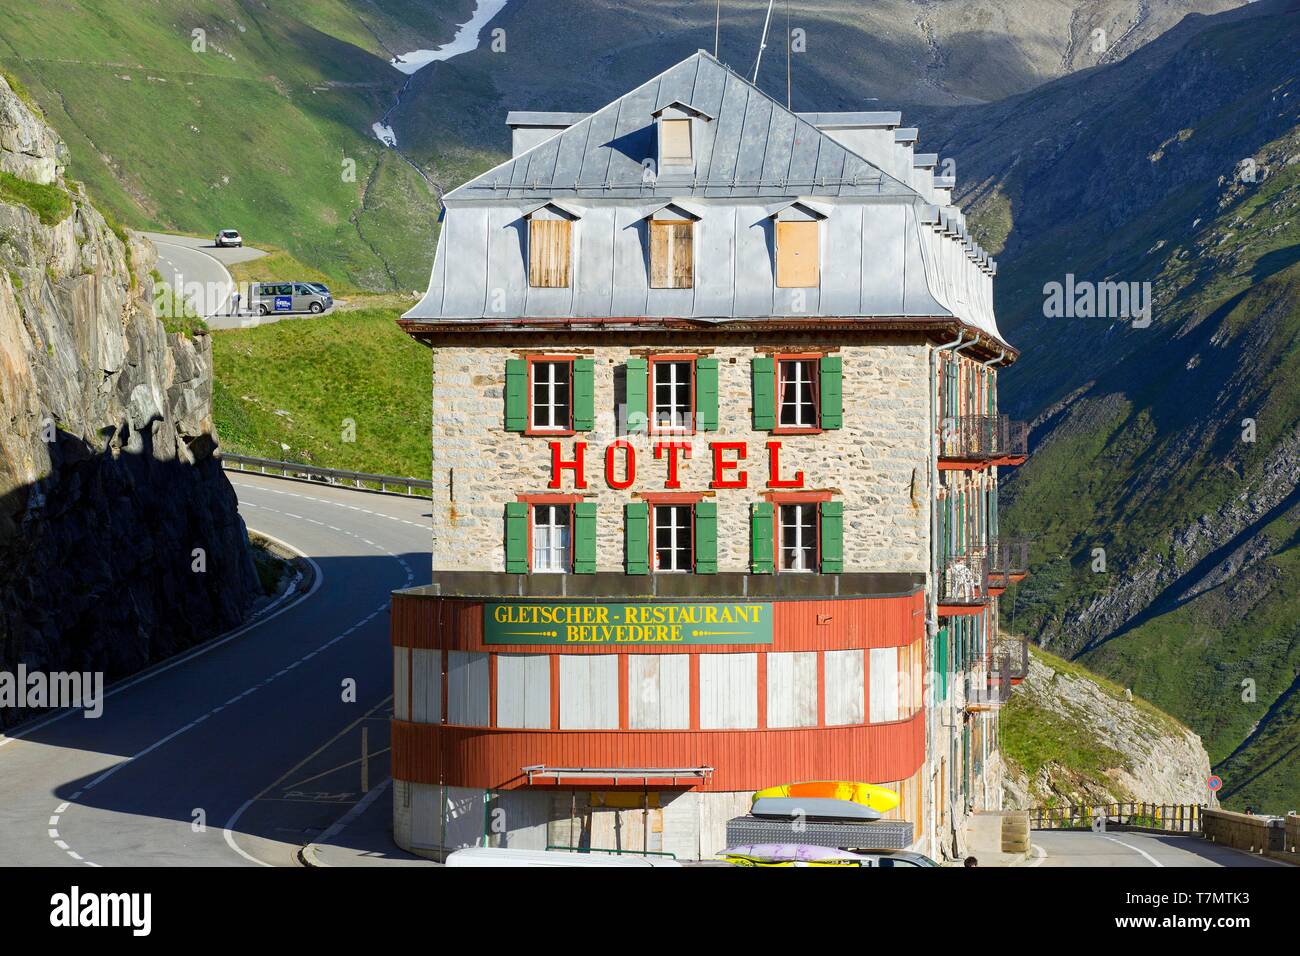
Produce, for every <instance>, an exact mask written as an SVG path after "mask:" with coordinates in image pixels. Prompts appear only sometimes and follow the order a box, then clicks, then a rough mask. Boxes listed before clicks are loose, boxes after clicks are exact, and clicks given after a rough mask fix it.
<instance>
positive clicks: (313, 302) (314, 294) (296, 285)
mask: <svg viewBox="0 0 1300 956" xmlns="http://www.w3.org/2000/svg"><path fill="white" fill-rule="evenodd" d="M248 297H249V303H248V307H249V309H251V310H252V311H253V312H256V313H257V314H258V315H271V314H272V313H275V312H278V313H280V314H282V315H284V314H288V313H291V312H311V313H313V314H316V315H319V314H320V313H322V312H324V311H325V310H326V309H328V308H330V307H332V306H333V305H334V297H333V296H332V295H330V290H329V289H327V288H326V287H325V286H323V285H320V284H319V283H314V282H254V283H253V284H252V286H250V287H249V290H248Z"/></svg>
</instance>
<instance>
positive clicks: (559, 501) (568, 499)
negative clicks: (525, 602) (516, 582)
mask: <svg viewBox="0 0 1300 956" xmlns="http://www.w3.org/2000/svg"><path fill="white" fill-rule="evenodd" d="M516 500H517V501H520V502H523V503H524V504H526V505H528V542H527V544H526V545H525V546H524V547H526V548H527V549H528V573H529V574H533V573H534V570H535V569H534V568H533V513H534V512H533V507H534V506H535V505H567V506H568V508H569V563H568V567H566V568H565V569H564V571H563V572H562V573H564V574H572V573H573V562H574V560H575V557H576V556H577V553H578V543H577V541H575V540H574V536H573V532H574V527H573V525H574V519H575V515H574V505H576V504H577V503H578V502H580V501H582V495H516ZM536 573H538V574H555V573H556V572H554V571H537V572H536Z"/></svg>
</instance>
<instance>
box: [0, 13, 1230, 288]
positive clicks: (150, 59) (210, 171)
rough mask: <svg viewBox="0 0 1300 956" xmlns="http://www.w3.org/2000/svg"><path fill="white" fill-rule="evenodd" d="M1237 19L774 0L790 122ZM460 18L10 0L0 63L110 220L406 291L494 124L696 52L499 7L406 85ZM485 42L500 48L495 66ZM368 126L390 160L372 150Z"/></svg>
mask: <svg viewBox="0 0 1300 956" xmlns="http://www.w3.org/2000/svg"><path fill="white" fill-rule="evenodd" d="M1242 2H1244V0H882V2H878V3H873V4H869V5H867V4H862V3H860V2H858V0H819V2H818V3H815V4H813V3H807V2H801V0H794V2H792V3H791V4H790V8H791V9H790V26H791V29H792V30H795V31H800V32H799V33H798V34H796V44H797V45H798V46H800V47H802V50H801V51H800V52H795V53H794V54H793V75H794V78H795V84H794V89H795V105H796V107H797V108H801V109H813V108H815V109H863V108H868V109H869V108H873V106H874V105H875V103H876V101H877V100H878V101H879V103H880V104H881V105H887V106H890V107H894V106H897V105H898V104H900V103H912V102H915V103H965V102H982V101H987V100H992V99H997V98H1000V97H1003V96H1007V95H1010V94H1012V93H1017V92H1021V91H1024V90H1027V89H1030V88H1032V87H1034V86H1036V85H1037V84H1039V83H1041V82H1043V81H1044V80H1048V79H1051V78H1053V77H1057V76H1061V75H1063V74H1065V73H1068V72H1070V71H1073V70H1078V69H1083V68H1087V67H1090V66H1093V65H1095V64H1097V63H1104V62H1109V61H1112V60H1115V59H1117V58H1120V57H1122V56H1124V55H1126V54H1127V53H1128V52H1131V51H1132V50H1134V49H1137V48H1138V47H1140V46H1141V45H1142V44H1144V43H1147V42H1149V41H1150V40H1151V39H1152V38H1154V37H1156V36H1158V35H1159V34H1160V33H1162V32H1163V31H1165V30H1167V29H1168V28H1169V27H1170V26H1172V25H1173V24H1174V23H1176V22H1177V21H1178V20H1179V18H1181V17H1182V16H1183V15H1184V14H1185V13H1187V12H1190V11H1200V12H1213V11H1218V10H1223V9H1227V8H1230V7H1234V6H1238V5H1239V4H1240V3H1242ZM476 6H477V0H274V2H272V0H151V2H150V3H148V4H143V3H139V2H136V0H41V2H39V3H11V4H5V5H3V6H0V65H3V67H4V68H5V69H7V70H9V71H11V72H12V73H14V74H16V75H17V77H18V78H19V79H20V80H21V81H22V82H23V83H24V84H25V85H26V86H27V88H28V89H30V90H31V93H32V95H33V96H34V97H35V99H36V100H37V101H38V102H39V103H40V104H41V106H42V107H43V108H44V109H45V110H46V111H47V113H48V114H49V117H50V121H51V123H52V124H53V125H54V127H55V128H56V129H57V130H58V131H59V133H60V134H61V135H62V137H63V139H64V140H65V141H66V142H67V143H68V144H69V147H70V150H71V155H70V169H71V175H72V176H73V177H75V178H78V179H82V180H85V181H86V183H87V184H88V185H89V187H90V192H91V194H92V195H94V196H95V197H96V200H97V201H98V202H100V203H101V205H103V207H104V208H106V209H108V210H110V211H111V212H112V213H113V214H114V216H115V217H116V218H117V219H119V220H121V221H122V222H124V223H127V224H128V225H131V226H135V227H138V228H148V229H162V230H170V231H180V232H190V233H196V234H199V235H209V234H212V233H215V231H216V230H217V229H219V228H230V227H233V228H238V229H240V230H241V231H242V232H243V233H244V234H245V236H246V237H247V238H248V239H249V241H250V242H261V243H263V244H267V245H273V246H278V247H281V248H284V249H287V250H288V251H289V252H290V253H292V254H293V255H294V257H295V258H296V259H298V260H300V261H301V262H303V263H306V264H307V265H308V266H310V267H313V268H317V269H321V270H323V271H325V272H326V273H327V274H329V275H330V276H332V277H333V278H335V279H336V280H337V281H340V282H347V283H349V284H352V285H356V286H358V287H360V288H363V289H375V290H400V291H403V292H410V291H412V290H418V289H421V288H423V285H424V282H425V280H426V279H427V278H428V269H429V264H430V262H431V261H432V249H433V237H434V231H435V226H434V222H435V218H436V212H437V194H438V192H439V191H441V190H445V189H449V188H451V187H454V186H456V185H458V184H459V183H461V182H463V181H465V180H466V179H467V178H469V177H470V176H471V175H472V174H474V173H477V172H480V171H482V170H483V169H484V168H486V167H487V166H489V165H491V164H492V163H493V162H495V161H496V160H498V159H499V158H500V156H501V154H502V153H503V152H505V151H507V150H508V133H507V131H506V129H505V127H504V125H503V120H504V117H505V112H506V110H507V109H534V108H543V109H588V108H594V107H596V106H599V105H601V104H603V103H605V102H606V101H608V100H609V99H611V98H612V97H613V96H615V95H617V94H619V93H621V92H623V91H625V90H627V89H629V88H631V87H632V86H635V85H636V84H638V83H640V82H642V81H644V80H645V79H647V78H648V77H649V76H651V75H653V74H654V73H655V72H657V71H659V70H661V69H663V68H665V67H667V66H668V65H670V64H671V63H674V62H677V61H678V60H680V59H681V58H682V57H683V56H685V55H687V54H689V53H690V52H692V51H694V50H695V49H696V48H697V47H707V48H710V49H712V47H713V43H714V25H715V14H716V12H717V10H718V7H717V4H716V3H715V2H714V0H688V2H682V0H639V2H638V3H635V4H629V3H625V2H622V0H506V2H505V6H504V9H503V10H502V11H501V12H500V13H499V14H498V15H497V16H495V17H494V18H493V19H492V21H491V23H490V24H489V30H487V31H484V32H483V34H482V35H481V36H482V38H483V40H484V41H485V42H484V44H483V45H482V46H481V47H480V48H479V49H478V50H476V51H475V52H472V53H467V54H465V55H463V56H459V57H457V58H456V59H455V60H454V61H448V62H442V63H435V64H433V65H431V66H429V67H427V68H425V69H423V70H421V71H420V72H418V73H416V74H415V76H414V77H412V78H411V80H410V84H409V89H408V88H406V84H407V77H406V76H405V75H404V74H402V73H401V72H399V71H398V70H396V69H395V68H394V67H393V66H391V65H390V63H389V61H390V60H391V59H392V58H393V57H394V56H398V55H401V54H404V53H408V52H410V51H413V50H420V49H430V48H436V47H438V46H440V45H442V44H444V43H448V42H449V41H451V40H452V38H453V36H454V35H455V34H456V32H457V26H458V25H460V24H464V23H466V22H467V21H469V20H470V18H471V15H472V14H473V12H474V10H475V8H476ZM766 9H767V4H766V2H765V0H726V2H725V3H724V4H723V5H722V17H723V19H722V29H721V48H720V49H721V52H722V56H723V59H724V60H726V61H728V62H730V63H731V64H733V65H734V66H735V67H736V68H737V69H739V70H741V71H742V72H746V73H748V72H751V71H752V69H753V67H752V64H753V60H754V55H755V52H756V51H757V47H758V39H759V35H760V33H761V31H762V24H763V17H764V14H765V13H766ZM784 15H785V11H784V9H783V7H782V5H780V4H778V6H777V10H776V14H775V15H774V17H773V24H772V30H771V34H770V36H769V48H768V51H767V54H766V56H765V58H764V60H763V65H762V70H761V73H760V79H761V81H762V83H763V84H764V85H765V86H766V87H768V88H769V89H772V90H778V89H781V88H783V87H784V85H785V50H784V49H783V47H784V45H785V43H784V34H785V20H784ZM498 29H500V30H504V31H505V32H504V34H503V35H501V37H500V41H499V42H498V43H497V44H496V46H497V47H498V49H499V48H500V46H501V44H504V50H502V51H501V52H494V49H493V44H492V40H493V39H494V37H493V36H492V34H491V31H494V30H498ZM1099 31H1100V32H1099ZM399 100H400V106H398V105H397V104H398V103H399ZM380 122H384V123H385V124H387V125H389V126H391V127H392V128H393V129H394V130H395V132H396V136H397V141H398V145H399V148H400V152H398V151H395V150H392V149H387V148H385V147H384V146H383V145H382V144H381V143H380V142H379V141H378V140H377V139H376V137H375V132H374V129H373V127H374V125H375V124H376V123H380ZM145 123H147V130H146V129H143V128H142V127H143V125H144V124H145ZM408 160H410V161H411V162H408ZM412 162H413V163H415V164H416V165H419V166H420V167H421V169H420V170H417V169H416V168H414V166H413V165H412ZM426 177H427V179H426Z"/></svg>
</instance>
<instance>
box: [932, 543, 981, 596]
mask: <svg viewBox="0 0 1300 956" xmlns="http://www.w3.org/2000/svg"><path fill="white" fill-rule="evenodd" d="M988 581H989V552H988V549H987V548H971V549H969V550H967V551H965V552H961V553H957V554H948V555H945V556H944V559H943V562H942V564H941V567H940V570H939V582H938V589H939V603H940V604H983V603H985V601H987V600H988V596H989V589H988Z"/></svg>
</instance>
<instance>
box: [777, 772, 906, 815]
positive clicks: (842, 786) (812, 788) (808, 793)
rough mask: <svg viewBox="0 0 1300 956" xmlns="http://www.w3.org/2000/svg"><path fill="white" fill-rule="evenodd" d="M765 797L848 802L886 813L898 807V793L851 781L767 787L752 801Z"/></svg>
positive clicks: (828, 781) (870, 784) (815, 781)
mask: <svg viewBox="0 0 1300 956" xmlns="http://www.w3.org/2000/svg"><path fill="white" fill-rule="evenodd" d="M765 797H803V798H805V799H812V798H814V797H825V798H827V799H830V800H849V801H852V802H853V803H860V804H862V805H863V806H866V807H870V808H871V809H872V810H879V811H880V812H881V813H888V812H889V811H890V810H892V809H894V807H896V806H898V793H897V792H896V791H894V790H890V789H888V788H887V787H878V786H876V785H875V784H874V783H854V782H853V781H851V780H810V781H807V782H805V783H787V784H783V785H781V786H779V787H768V788H767V789H765V790H759V791H758V792H757V793H755V794H754V799H755V800H759V799H763V798H765Z"/></svg>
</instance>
